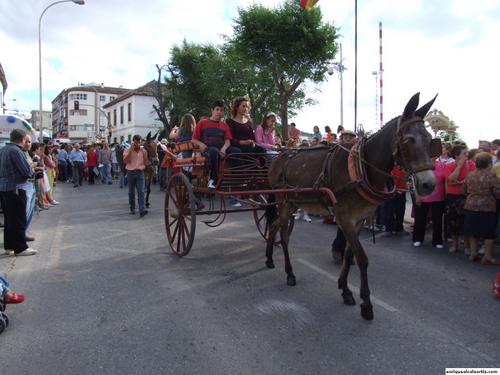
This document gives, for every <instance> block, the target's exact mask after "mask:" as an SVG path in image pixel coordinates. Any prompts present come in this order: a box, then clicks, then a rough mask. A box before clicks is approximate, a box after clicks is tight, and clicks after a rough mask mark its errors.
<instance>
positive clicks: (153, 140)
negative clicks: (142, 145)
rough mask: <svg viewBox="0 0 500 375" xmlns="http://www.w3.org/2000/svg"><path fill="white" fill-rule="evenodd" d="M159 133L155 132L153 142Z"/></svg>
mask: <svg viewBox="0 0 500 375" xmlns="http://www.w3.org/2000/svg"><path fill="white" fill-rule="evenodd" d="M159 132H160V131H159V130H158V131H157V132H156V134H155V136H154V137H153V141H154V140H155V139H156V136H157V135H158V133H159Z"/></svg>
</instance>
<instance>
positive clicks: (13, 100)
mask: <svg viewBox="0 0 500 375" xmlns="http://www.w3.org/2000/svg"><path fill="white" fill-rule="evenodd" d="M15 101H17V99H7V100H4V102H3V104H2V108H3V114H4V115H5V102H15Z"/></svg>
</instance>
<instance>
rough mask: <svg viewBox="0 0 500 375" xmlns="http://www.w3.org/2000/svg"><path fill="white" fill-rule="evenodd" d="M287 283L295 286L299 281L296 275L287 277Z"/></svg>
mask: <svg viewBox="0 0 500 375" xmlns="http://www.w3.org/2000/svg"><path fill="white" fill-rule="evenodd" d="M286 285H288V286H295V285H297V283H296V281H295V277H287V278H286Z"/></svg>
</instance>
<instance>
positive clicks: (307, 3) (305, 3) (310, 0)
mask: <svg viewBox="0 0 500 375" xmlns="http://www.w3.org/2000/svg"><path fill="white" fill-rule="evenodd" d="M318 1H319V0H301V1H300V6H301V7H302V8H304V9H306V10H311V8H312V7H313V6H314V5H315V4H316V3H317V2H318Z"/></svg>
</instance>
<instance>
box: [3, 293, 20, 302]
mask: <svg viewBox="0 0 500 375" xmlns="http://www.w3.org/2000/svg"><path fill="white" fill-rule="evenodd" d="M21 302H24V295H22V294H16V293H12V298H11V299H6V298H5V297H4V298H3V303H5V304H6V305H8V304H11V303H12V304H14V303H21Z"/></svg>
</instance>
